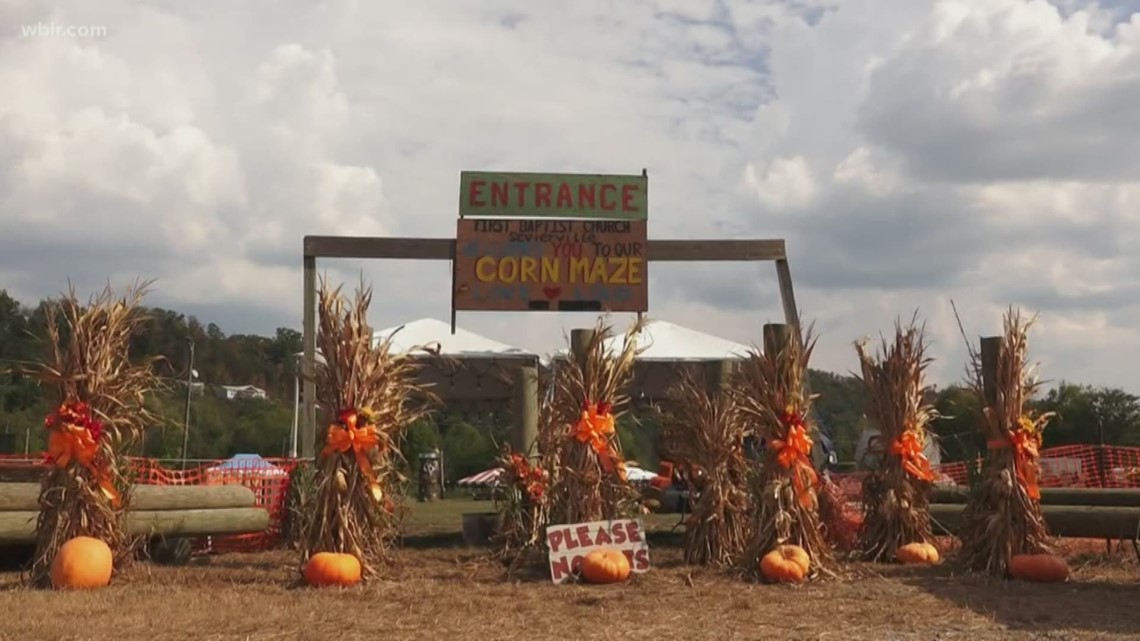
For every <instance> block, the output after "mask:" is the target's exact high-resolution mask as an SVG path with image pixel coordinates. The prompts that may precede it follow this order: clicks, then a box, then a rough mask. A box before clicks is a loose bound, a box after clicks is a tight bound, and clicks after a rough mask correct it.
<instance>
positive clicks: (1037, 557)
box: [1009, 554, 1069, 583]
mask: <svg viewBox="0 0 1140 641" xmlns="http://www.w3.org/2000/svg"><path fill="white" fill-rule="evenodd" d="M1009 575H1010V576H1012V577H1013V578H1015V579H1021V580H1023V581H1039V582H1042V583H1061V582H1063V581H1065V580H1067V579H1068V578H1069V564H1068V563H1065V559H1063V558H1061V557H1059V556H1057V555H1055V554H1015V555H1013V558H1012V559H1010V560H1009Z"/></svg>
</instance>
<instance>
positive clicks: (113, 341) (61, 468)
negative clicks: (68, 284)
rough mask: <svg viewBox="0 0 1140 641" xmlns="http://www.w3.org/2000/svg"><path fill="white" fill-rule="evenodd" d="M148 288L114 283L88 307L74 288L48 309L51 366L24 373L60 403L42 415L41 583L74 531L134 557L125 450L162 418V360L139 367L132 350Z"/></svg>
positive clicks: (37, 575)
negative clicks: (123, 288)
mask: <svg viewBox="0 0 1140 641" xmlns="http://www.w3.org/2000/svg"><path fill="white" fill-rule="evenodd" d="M149 285H150V282H146V283H141V284H136V285H135V286H133V287H131V288H129V289H128V290H127V292H126V294H125V295H124V296H122V297H120V298H116V297H115V296H114V294H113V292H112V291H111V288H110V287H109V286H108V287H107V288H105V289H104V290H103V292H102V293H101V294H100V295H98V296H97V297H94V298H92V299H91V300H90V301H89V302H88V303H87V305H86V306H81V305H80V303H79V301H78V300H77V299H76V296H75V290H74V288H72V289H70V290H69V292H68V294H67V295H66V296H63V297H61V299H60V300H58V301H53V302H51V303H50V304H49V305H48V307H47V317H46V320H47V343H48V348H49V355H48V359H47V362H44V363H33V364H29V365H27V366H21V367H19V368H17V369H16V371H18V372H20V373H22V374H25V375H28V376H31V377H32V378H36V379H38V380H40V381H41V382H42V383H44V384H45V385H46V386H47V387H48V388H49V389H51V390H52V391H53V392H54V396H55V398H54V401H55V402H56V403H57V406H56V410H55V411H53V412H52V413H51V414H50V415H49V416H48V417H47V419H46V420H45V421H44V427H45V428H46V429H47V430H48V448H47V459H48V469H47V472H46V473H45V476H44V480H43V482H42V485H41V489H40V500H39V503H40V514H39V520H38V521H37V523H36V552H35V558H34V560H33V562H32V567H31V571H30V575H29V577H28V579H29V582H30V583H31V584H32V585H33V586H36V587H49V586H50V584H51V579H50V571H51V562H52V559H53V558H54V557H55V555H56V552H57V551H58V550H59V548H60V546H61V545H63V543H65V542H66V541H67V540H68V539H71V538H74V537H76V536H89V537H93V538H97V539H101V540H102V541H104V542H105V543H107V544H108V545H109V546H110V548H111V550H112V551H113V552H114V554H115V565H116V568H117V569H121V567H122V566H123V564H124V563H126V562H127V561H129V559H130V558H132V555H133V552H134V547H135V544H136V543H137V541H135V540H130V539H129V538H128V537H127V535H126V533H125V532H124V530H123V523H122V517H123V513H124V511H125V510H126V509H127V506H128V505H129V503H130V496H129V494H128V492H129V490H130V487H131V485H130V479H129V478H128V477H127V473H128V469H127V465H126V461H125V454H126V452H128V451H129V450H130V448H131V447H132V446H133V445H134V444H135V443H136V442H138V440H139V439H140V438H141V437H142V434H143V430H144V429H145V428H147V427H148V426H150V425H154V424H155V423H156V422H158V419H157V418H156V417H155V416H154V415H152V414H151V412H150V411H149V410H147V408H146V405H145V402H146V398H147V396H148V395H150V394H151V393H152V392H154V391H156V390H158V389H159V388H160V379H159V378H158V377H157V376H156V375H155V372H154V368H153V365H154V364H155V362H156V361H157V360H158V359H151V360H149V361H147V362H145V363H139V364H132V363H131V361H130V356H129V349H130V341H131V336H132V335H133V334H134V332H135V331H136V329H137V328H138V327H139V325H140V324H141V323H142V322H143V321H145V320H146V317H145V316H144V314H143V313H141V311H140V309H139V303H140V302H141V300H142V298H143V296H144V295H145V293H146V290H147V288H148V287H149Z"/></svg>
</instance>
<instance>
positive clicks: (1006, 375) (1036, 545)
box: [959, 309, 1053, 576]
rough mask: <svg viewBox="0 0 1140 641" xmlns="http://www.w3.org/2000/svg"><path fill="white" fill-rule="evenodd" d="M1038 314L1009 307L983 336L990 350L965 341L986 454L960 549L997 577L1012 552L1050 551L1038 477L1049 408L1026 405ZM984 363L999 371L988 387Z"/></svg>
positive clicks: (970, 563) (1032, 382) (1032, 383)
mask: <svg viewBox="0 0 1140 641" xmlns="http://www.w3.org/2000/svg"><path fill="white" fill-rule="evenodd" d="M1035 319H1036V317H1033V318H1030V319H1028V320H1023V319H1022V318H1021V315H1020V312H1015V311H1014V310H1013V309H1010V310H1008V311H1007V312H1006V314H1005V317H1004V318H1003V323H1002V325H1003V329H1004V331H1003V334H1002V336H1001V339H1000V340H995V341H992V342H989V343H988V345H989V346H992V349H990V348H988V347H987V343H986V341H985V339H983V346H982V349H981V350H975V349H974V348H973V346H972V345H969V342H968V341H967V346H968V347H969V351H970V365H969V367H968V369H967V371H968V374H969V382H970V383H971V386H972V387H973V390H974V392H975V393H976V394H977V395H978V397H979V399H980V400H981V407H982V416H981V417H980V423H981V429H982V432H983V434H984V435H985V437H986V447H987V453H986V460H985V466H984V468H983V470H982V479H981V482H980V483H979V484H978V486H977V487H976V488H975V490H974V491H973V492H972V493H971V494H970V497H969V500H968V501H967V503H966V508H965V510H964V512H963V514H962V527H961V531H960V533H959V538H960V539H961V542H962V548H961V551H960V555H961V559H962V560H963V562H964V563H965V564H966V566H967V567H969V568H971V569H974V570H980V571H984V572H987V573H989V574H992V575H995V576H1003V575H1005V574H1006V572H1007V569H1008V567H1009V561H1010V559H1011V558H1012V557H1013V556H1014V555H1017V554H1035V553H1041V552H1049V551H1050V550H1051V546H1050V542H1049V534H1048V531H1047V530H1046V527H1045V520H1044V518H1043V517H1042V515H1041V504H1040V501H1041V491H1040V489H1039V487H1038V482H1037V479H1038V476H1039V474H1040V455H1039V453H1038V449H1039V448H1040V447H1041V436H1042V431H1043V430H1044V428H1045V425H1046V423H1048V421H1049V419H1050V418H1052V416H1053V414H1052V413H1051V412H1050V413H1045V414H1042V415H1040V416H1037V417H1033V416H1031V415H1030V414H1028V413H1027V410H1026V404H1027V403H1028V402H1029V401H1030V400H1031V399H1032V397H1033V394H1034V392H1035V391H1036V389H1037V387H1038V385H1039V383H1038V381H1037V379H1036V376H1035V375H1034V372H1033V371H1032V369H1033V368H1031V367H1030V365H1029V329H1030V328H1031V327H1032V326H1033V322H1034V320H1035ZM964 337H965V332H963V338H964ZM983 362H985V367H989V368H990V370H991V371H992V372H995V373H996V375H995V376H994V378H993V381H992V389H987V382H986V381H985V380H984V378H985V377H984V375H983V372H984V371H985V369H984V366H983Z"/></svg>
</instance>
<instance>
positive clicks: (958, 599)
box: [0, 544, 1140, 641]
mask: <svg viewBox="0 0 1140 641" xmlns="http://www.w3.org/2000/svg"><path fill="white" fill-rule="evenodd" d="M482 554H483V553H482V552H481V551H478V550H472V549H469V548H459V547H456V548H451V549H405V550H401V551H399V552H398V553H397V556H396V559H395V562H394V564H393V566H392V567H390V568H388V569H387V570H386V577H385V579H384V580H381V581H376V582H373V583H371V584H369V585H365V586H360V587H356V588H351V589H347V590H315V589H310V588H305V587H298V586H297V585H296V580H297V576H298V575H297V572H296V569H295V563H296V557H295V556H294V555H292V554H291V553H289V552H285V551H279V552H267V553H257V554H227V555H219V556H212V557H199V558H196V559H195V560H194V562H193V564H192V565H191V566H188V567H180V568H179V567H162V566H157V565H152V564H149V563H138V564H136V565H135V566H134V567H133V568H132V569H130V570H129V571H128V572H127V573H126V574H125V575H124V576H122V577H119V578H117V579H116V581H115V583H114V585H112V586H111V587H110V588H108V589H105V590H101V591H96V592H88V593H62V592H50V591H32V590H27V589H24V588H22V587H20V586H19V575H18V574H17V573H11V572H9V573H3V574H0V613H2V614H0V639H5V640H7V639H12V640H21V641H23V640H31V639H58V640H63V639H69V640H70V639H107V640H108V641H112V640H113V641H135V640H138V641H143V640H145V641H152V640H154V639H219V640H220V639H251V640H265V639H313V640H318V639H319V640H322V641H324V640H327V639H336V640H338V641H351V640H356V639H369V640H371V639H439V640H454V641H466V640H479V641H489V640H500V639H501V640H508V639H526V640H527V641H536V640H545V639H635V638H636V639H718V640H728V639H839V640H846V641H859V640H864V639H866V640H872V639H873V640H875V641H890V640H896V639H897V640H903V639H915V640H923V641H931V640H951V639H961V640H962V641H991V640H997V639H1050V640H1054V641H1063V640H1068V639H1074V640H1075V639H1124V638H1133V639H1135V638H1140V607H1138V605H1137V604H1140V582H1138V581H1137V577H1138V575H1140V568H1138V567H1137V565H1136V562H1135V560H1134V559H1133V558H1131V551H1130V550H1128V551H1126V552H1122V553H1119V554H1113V555H1106V554H1105V553H1104V551H1103V544H1100V547H1099V549H1096V548H1095V547H1094V548H1091V549H1089V550H1088V551H1086V552H1084V553H1081V554H1074V555H1072V556H1070V562H1071V564H1072V565H1073V567H1074V570H1075V571H1074V575H1073V579H1072V580H1071V581H1070V582H1069V583H1066V584H1061V585H1034V584H1026V583H1017V582H1008V581H996V580H991V579H985V578H981V577H976V576H955V573H954V571H953V569H952V567H951V565H949V564H947V565H944V566H941V567H937V568H903V567H884V566H868V565H847V566H844V567H845V576H844V577H843V578H842V579H841V580H829V581H824V582H819V583H815V584H811V585H807V586H803V587H788V586H768V585H753V584H746V583H742V582H741V581H739V580H737V579H735V578H732V577H728V576H725V575H722V574H718V573H716V572H713V571H703V570H699V569H693V568H688V567H685V566H683V565H682V564H681V563H680V558H681V553H680V550H677V549H674V548H662V547H657V548H654V549H653V551H652V554H653V561H654V564H655V567H654V569H653V570H652V571H651V572H650V573H648V574H646V575H642V576H641V577H639V578H637V579H636V580H634V581H633V582H631V583H629V584H626V585H619V586H585V585H563V586H554V585H551V584H550V583H549V582H548V581H542V580H537V579H536V580H528V581H511V580H508V579H507V578H506V574H505V572H504V569H503V567H502V566H501V565H500V564H498V563H495V562H493V561H490V560H487V559H486V558H485V557H484V556H482Z"/></svg>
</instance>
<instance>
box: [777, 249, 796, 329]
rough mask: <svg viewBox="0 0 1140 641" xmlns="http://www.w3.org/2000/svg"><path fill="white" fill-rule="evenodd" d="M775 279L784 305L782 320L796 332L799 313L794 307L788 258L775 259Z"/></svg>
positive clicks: (793, 292)
mask: <svg viewBox="0 0 1140 641" xmlns="http://www.w3.org/2000/svg"><path fill="white" fill-rule="evenodd" d="M776 281H777V282H778V284H779V286H780V303H782V305H783V307H784V322H785V323H787V324H788V325H791V326H792V327H794V328H795V330H796V334H799V333H800V332H799V330H800V313H799V310H798V309H797V308H796V293H795V291H794V290H793V289H792V269H791V267H789V266H788V259H787V257H785V258H780V259H777V260H776Z"/></svg>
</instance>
